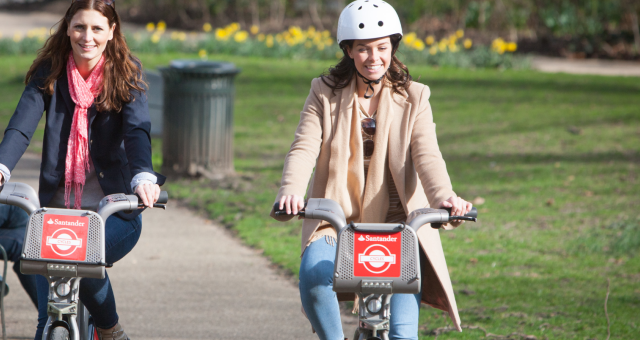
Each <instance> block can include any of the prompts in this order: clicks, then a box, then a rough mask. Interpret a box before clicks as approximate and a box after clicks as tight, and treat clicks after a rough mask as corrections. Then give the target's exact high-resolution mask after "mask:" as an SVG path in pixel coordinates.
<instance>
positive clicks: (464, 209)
mask: <svg viewBox="0 0 640 340" xmlns="http://www.w3.org/2000/svg"><path fill="white" fill-rule="evenodd" d="M472 207H473V204H471V202H467V201H465V200H463V199H462V197H456V196H451V197H449V199H448V200H446V201H444V202H442V203H440V206H439V208H451V216H464V215H466V214H467V213H468V212H469V211H471V208H472ZM452 222H453V224H457V225H460V224H462V223H464V221H461V220H455V221H452Z"/></svg>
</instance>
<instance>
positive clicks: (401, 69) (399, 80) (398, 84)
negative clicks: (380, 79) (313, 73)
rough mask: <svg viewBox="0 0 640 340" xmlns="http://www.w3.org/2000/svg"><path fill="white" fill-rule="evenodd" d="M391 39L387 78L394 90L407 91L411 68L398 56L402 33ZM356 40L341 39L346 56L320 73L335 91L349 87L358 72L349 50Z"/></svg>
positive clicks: (341, 45) (323, 79)
mask: <svg viewBox="0 0 640 340" xmlns="http://www.w3.org/2000/svg"><path fill="white" fill-rule="evenodd" d="M389 39H390V40H391V47H392V49H391V65H389V68H388V69H387V73H385V78H386V80H387V81H388V82H389V83H391V87H392V88H393V91H394V92H396V93H401V90H405V91H406V90H408V89H409V85H411V75H409V68H408V67H407V66H406V65H405V64H403V63H402V62H401V61H400V59H398V57H396V52H397V51H398V47H400V40H402V35H400V34H394V35H391V36H389ZM354 41H355V40H343V41H341V42H340V48H341V49H342V52H343V53H344V56H342V59H340V61H339V62H338V64H337V65H336V66H333V67H330V68H329V70H328V71H326V72H325V73H323V74H322V75H320V79H322V81H323V82H324V83H325V84H326V85H327V86H329V87H330V88H331V89H333V91H335V90H340V89H343V88H345V87H347V86H348V85H349V82H351V79H353V76H354V75H355V74H356V64H355V62H354V61H353V59H351V57H349V52H348V50H349V49H351V48H353V42H354Z"/></svg>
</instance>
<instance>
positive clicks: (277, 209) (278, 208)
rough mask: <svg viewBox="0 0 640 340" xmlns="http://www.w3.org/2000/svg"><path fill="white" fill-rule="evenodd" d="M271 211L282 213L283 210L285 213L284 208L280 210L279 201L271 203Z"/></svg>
mask: <svg viewBox="0 0 640 340" xmlns="http://www.w3.org/2000/svg"><path fill="white" fill-rule="evenodd" d="M273 211H274V213H275V214H276V215H282V212H283V211H284V212H285V214H286V211H285V210H284V209H282V210H280V202H276V203H274V204H273Z"/></svg>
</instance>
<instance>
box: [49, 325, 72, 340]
mask: <svg viewBox="0 0 640 340" xmlns="http://www.w3.org/2000/svg"><path fill="white" fill-rule="evenodd" d="M49 340H69V330H68V329H67V328H66V327H64V326H56V327H54V328H53V329H52V330H51V333H49Z"/></svg>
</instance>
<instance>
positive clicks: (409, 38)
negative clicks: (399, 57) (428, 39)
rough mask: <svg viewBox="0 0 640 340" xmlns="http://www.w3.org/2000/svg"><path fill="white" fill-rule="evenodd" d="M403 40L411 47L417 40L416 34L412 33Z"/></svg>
mask: <svg viewBox="0 0 640 340" xmlns="http://www.w3.org/2000/svg"><path fill="white" fill-rule="evenodd" d="M402 40H403V41H404V42H405V44H407V45H409V46H411V45H412V44H413V42H414V41H415V40H416V33H415V32H410V33H409V34H407V35H406V36H405V37H404V39H402Z"/></svg>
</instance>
